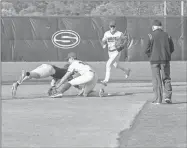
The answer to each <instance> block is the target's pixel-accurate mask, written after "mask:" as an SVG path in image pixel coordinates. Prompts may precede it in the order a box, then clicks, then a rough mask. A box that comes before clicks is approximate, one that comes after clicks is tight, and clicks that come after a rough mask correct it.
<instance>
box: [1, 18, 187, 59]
mask: <svg viewBox="0 0 187 148" xmlns="http://www.w3.org/2000/svg"><path fill="white" fill-rule="evenodd" d="M112 19H115V20H116V22H117V28H118V30H119V31H122V32H125V30H126V29H127V31H128V32H129V33H130V35H131V37H132V39H133V46H132V48H131V49H130V50H129V51H128V60H129V61H147V60H148V59H147V57H146V56H145V55H144V53H143V50H144V48H143V47H144V37H145V36H146V35H147V34H148V32H150V29H151V22H152V20H153V19H155V18H153V17H152V18H149V17H2V18H1V39H2V45H1V47H2V51H1V52H2V54H1V55H2V61H5V62H6V61H29V62H31V61H33V62H37V61H64V58H65V57H66V55H67V53H68V52H71V51H74V52H76V53H77V54H78V57H79V58H80V59H81V60H85V61H105V60H107V58H108V55H107V51H106V50H103V49H102V47H101V43H100V41H101V39H102V37H103V34H104V32H105V31H106V30H108V22H109V21H110V20H112ZM157 19H160V20H161V21H162V22H163V25H164V28H165V30H166V31H168V33H169V35H171V36H172V38H173V40H174V43H175V52H174V54H173V55H172V60H173V61H176V60H177V61H183V60H187V17H184V18H183V19H181V17H167V18H165V19H164V18H163V17H159V18H158V17H157ZM59 30H72V31H74V32H75V33H77V34H78V36H79V37H80V43H79V42H78V43H79V44H78V43H77V46H75V47H74V46H71V48H66V47H67V46H65V45H69V44H72V45H73V44H74V41H75V40H76V41H77V39H78V40H79V38H78V37H77V36H76V34H74V33H73V34H72V33H71V34H69V33H67V32H64V33H63V35H62V34H59V35H57V36H56V38H55V39H56V40H55V41H56V43H58V44H62V45H64V46H63V47H59V46H56V45H55V44H53V43H54V42H53V41H54V38H52V36H53V34H54V33H55V32H57V31H59ZM62 36H63V37H62ZM69 37H70V38H69ZM57 39H58V40H57ZM125 54H127V53H126V52H123V53H122V56H121V61H124V60H125Z"/></svg>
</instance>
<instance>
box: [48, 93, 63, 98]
mask: <svg viewBox="0 0 187 148" xmlns="http://www.w3.org/2000/svg"><path fill="white" fill-rule="evenodd" d="M62 96H63V94H62V93H56V94H53V95H52V96H50V97H51V98H62Z"/></svg>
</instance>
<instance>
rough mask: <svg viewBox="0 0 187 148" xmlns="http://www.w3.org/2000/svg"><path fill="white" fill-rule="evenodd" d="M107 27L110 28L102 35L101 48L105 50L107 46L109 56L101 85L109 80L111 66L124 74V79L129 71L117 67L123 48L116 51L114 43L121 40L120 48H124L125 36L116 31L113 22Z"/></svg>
mask: <svg viewBox="0 0 187 148" xmlns="http://www.w3.org/2000/svg"><path fill="white" fill-rule="evenodd" d="M109 27H110V30H109V31H106V32H105V33H104V37H103V39H102V45H103V48H106V46H107V45H108V55H109V59H108V61H107V63H106V74H105V79H104V80H103V81H101V83H103V84H104V85H107V82H108V81H109V79H110V73H111V68H112V65H113V66H114V67H115V68H118V69H120V70H122V71H123V72H124V73H125V78H128V77H129V74H130V71H131V70H130V69H129V68H128V69H125V68H123V67H121V66H120V65H119V59H120V56H121V50H122V49H123V48H120V50H118V49H117V47H116V42H117V40H119V39H123V45H122V46H123V47H124V45H125V43H126V36H125V35H124V34H123V33H122V32H120V31H117V30H116V22H115V21H111V22H110V24H109Z"/></svg>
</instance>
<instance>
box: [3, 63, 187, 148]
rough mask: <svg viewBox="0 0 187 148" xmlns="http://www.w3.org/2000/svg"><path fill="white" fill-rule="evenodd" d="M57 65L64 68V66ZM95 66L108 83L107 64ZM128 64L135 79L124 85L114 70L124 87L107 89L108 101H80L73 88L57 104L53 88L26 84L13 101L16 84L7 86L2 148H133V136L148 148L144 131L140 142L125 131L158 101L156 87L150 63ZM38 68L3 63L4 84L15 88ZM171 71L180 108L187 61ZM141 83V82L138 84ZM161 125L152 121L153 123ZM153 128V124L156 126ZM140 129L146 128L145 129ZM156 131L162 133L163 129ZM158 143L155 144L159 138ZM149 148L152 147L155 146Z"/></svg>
mask: <svg viewBox="0 0 187 148" xmlns="http://www.w3.org/2000/svg"><path fill="white" fill-rule="evenodd" d="M55 64H56V65H57V66H61V63H55ZM63 64H64V63H62V65H63ZM91 64H93V67H95V69H96V71H97V72H98V73H99V74H98V75H99V77H100V79H101V78H103V77H104V70H103V69H104V63H91ZM122 64H123V65H124V66H128V67H131V68H132V71H133V72H132V75H131V76H130V78H129V79H128V80H124V78H123V77H124V76H123V74H121V73H118V72H117V71H116V70H113V74H112V79H113V81H120V82H121V83H110V84H109V85H108V87H107V88H106V92H107V93H109V94H110V96H107V97H103V98H99V97H97V96H92V97H88V98H83V97H76V93H77V90H76V89H75V88H71V89H70V90H69V91H67V92H66V93H65V94H64V97H63V98H58V99H51V98H48V97H47V96H46V92H47V90H48V88H49V85H46V84H41V81H38V82H37V83H36V81H35V82H34V81H33V83H32V84H33V85H26V84H27V83H25V85H21V86H20V87H19V88H18V91H17V98H16V99H12V98H11V85H3V86H2V146H3V147H27V148H29V147H68V148H69V147H72V148H73V147H81V148H82V147H118V146H119V147H123V146H125V145H127V144H129V141H128V142H127V140H129V139H131V137H132V139H133V138H136V139H138V138H140V141H141V142H142V143H139V145H140V146H143V142H144V140H145V138H143V139H141V137H142V135H141V130H140V132H139V133H138V134H137V135H138V136H139V137H136V136H135V137H133V136H134V135H136V133H135V132H134V131H131V133H133V134H134V135H133V136H132V134H127V136H124V135H125V134H124V131H126V130H127V129H129V128H131V125H132V123H133V121H134V119H135V117H136V116H137V114H138V113H139V112H140V110H142V108H144V106H145V103H146V102H147V101H151V100H152V98H153V93H152V84H151V83H145V82H147V81H149V82H150V80H151V72H150V67H149V63H147V62H143V63H142V62H140V63H135V62H134V63H122ZM37 65H40V63H3V64H2V66H3V67H2V71H3V73H2V79H3V83H4V84H5V83H6V84H10V83H12V81H15V80H16V79H17V78H18V76H19V74H20V71H21V70H22V69H28V70H31V69H32V68H35V67H36V66H37ZM15 67H16V68H15ZM171 67H172V70H171V75H172V81H173V82H172V85H173V91H174V94H175V95H174V97H175V99H174V103H175V102H177V101H178V100H177V98H178V97H181V96H182V97H186V62H173V63H171ZM47 81H49V79H45V80H44V82H45V83H46V82H47ZM137 81H138V82H141V83H134V82H137ZM124 82H128V83H124ZM179 82H180V83H179ZM99 88H100V84H97V87H96V91H98V90H99ZM179 107H180V106H179ZM163 110H164V109H163ZM148 119H151V118H147V119H146V118H144V120H145V121H146V120H148ZM155 120H156V119H152V121H153V122H154V121H155ZM157 120H158V119H157ZM138 121H139V120H138ZM141 122H143V120H141ZM149 123H150V124H151V121H150V122H149ZM135 124H137V123H135ZM138 125H139V124H138ZM146 125H147V124H146ZM147 126H149V125H147ZM140 127H141V128H142V125H141V126H140ZM152 128H153V129H155V130H157V129H156V128H157V125H154V127H152ZM145 130H146V127H145V128H144V131H145ZM122 131H123V132H122ZM137 131H138V130H137ZM145 132H149V131H145ZM151 132H152V133H153V132H154V131H153V130H151ZM121 133H123V134H121ZM176 133H177V132H176ZM152 140H153V141H152V143H154V139H152ZM150 141H151V139H150ZM133 142H134V143H135V142H139V141H132V143H133ZM134 143H133V144H134ZM133 144H131V145H133ZM135 144H136V143H135ZM131 145H129V146H131ZM147 145H149V146H150V145H151V142H149V143H148V144H147ZM133 146H135V145H133ZM157 146H158V145H157Z"/></svg>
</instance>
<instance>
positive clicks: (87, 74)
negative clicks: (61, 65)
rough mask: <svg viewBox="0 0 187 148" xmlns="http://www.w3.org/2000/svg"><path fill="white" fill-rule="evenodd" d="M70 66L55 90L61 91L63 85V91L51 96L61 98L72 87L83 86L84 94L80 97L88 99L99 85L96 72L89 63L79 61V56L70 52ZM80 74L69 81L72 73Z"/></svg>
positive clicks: (68, 58)
mask: <svg viewBox="0 0 187 148" xmlns="http://www.w3.org/2000/svg"><path fill="white" fill-rule="evenodd" d="M67 60H68V62H69V63H70V66H69V68H68V70H67V72H66V74H65V75H64V76H63V77H62V79H61V80H60V82H59V83H58V84H57V85H56V86H55V89H56V90H57V89H59V88H60V86H61V85H62V84H64V85H63V86H62V89H61V90H60V91H59V92H58V93H56V94H54V95H53V96H51V97H52V98H59V97H62V96H63V93H64V92H66V91H67V90H68V89H69V88H70V87H71V86H76V85H81V86H83V88H82V93H80V94H79V95H83V96H85V97H87V96H88V95H89V94H90V93H91V92H92V91H93V89H94V87H95V86H96V84H97V81H98V76H97V74H96V72H95V71H94V70H93V69H92V67H91V66H90V65H88V64H87V63H85V62H83V61H80V60H78V59H77V55H76V54H75V53H74V52H70V53H69V54H68V57H67ZM74 72H76V73H79V74H80V76H78V77H76V78H74V79H72V80H70V81H67V79H68V77H69V76H71V75H72V73H74Z"/></svg>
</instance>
